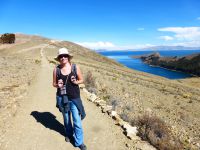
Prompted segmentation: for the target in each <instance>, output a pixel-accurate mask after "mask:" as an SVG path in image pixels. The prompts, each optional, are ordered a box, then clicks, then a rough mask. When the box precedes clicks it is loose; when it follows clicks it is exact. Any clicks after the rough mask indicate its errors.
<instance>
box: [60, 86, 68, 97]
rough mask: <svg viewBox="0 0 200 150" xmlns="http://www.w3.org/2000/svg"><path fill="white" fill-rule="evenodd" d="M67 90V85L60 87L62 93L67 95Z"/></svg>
mask: <svg viewBox="0 0 200 150" xmlns="http://www.w3.org/2000/svg"><path fill="white" fill-rule="evenodd" d="M66 94H67V91H66V85H63V87H61V88H60V95H66Z"/></svg>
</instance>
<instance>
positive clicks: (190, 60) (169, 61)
mask: <svg viewBox="0 0 200 150" xmlns="http://www.w3.org/2000/svg"><path fill="white" fill-rule="evenodd" d="M140 58H141V59H142V61H143V62H144V63H147V64H149V65H154V66H160V67H163V68H167V69H172V70H177V71H182V72H186V73H189V74H193V75H197V76H200V54H192V55H188V56H184V57H180V58H178V57H161V56H160V54H159V53H153V54H150V55H146V56H140Z"/></svg>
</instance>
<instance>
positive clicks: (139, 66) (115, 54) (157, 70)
mask: <svg viewBox="0 0 200 150" xmlns="http://www.w3.org/2000/svg"><path fill="white" fill-rule="evenodd" d="M155 52H159V53H160V55H161V56H172V57H173V56H178V57H183V56H187V55H190V54H194V53H200V50H170V51H125V50H123V51H99V52H98V53H100V54H101V55H104V56H106V57H108V58H111V59H114V60H116V61H117V62H119V63H121V64H123V65H125V66H127V67H129V68H131V69H134V70H138V71H143V72H147V73H151V74H155V75H159V76H162V77H165V78H168V79H183V78H188V77H191V75H190V74H187V73H183V72H178V71H172V70H168V69H164V68H161V67H155V66H150V65H148V64H145V63H143V62H142V61H141V59H136V58H131V57H130V56H133V55H144V54H151V53H155Z"/></svg>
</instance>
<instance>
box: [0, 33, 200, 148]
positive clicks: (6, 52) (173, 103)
mask: <svg viewBox="0 0 200 150" xmlns="http://www.w3.org/2000/svg"><path fill="white" fill-rule="evenodd" d="M59 47H67V48H68V49H69V50H70V52H72V53H73V54H74V58H73V62H74V63H76V64H78V65H79V66H80V68H81V70H82V72H83V75H84V76H86V75H87V72H88V71H91V72H92V74H93V76H94V77H95V83H96V85H95V87H93V88H92V91H93V92H95V93H96V94H97V95H98V96H100V97H101V98H102V99H104V100H105V101H107V103H108V104H112V105H114V106H115V110H116V111H117V112H118V113H119V114H120V115H121V116H122V117H123V119H124V120H126V121H129V122H132V121H134V119H135V118H137V117H138V115H141V114H143V113H144V112H146V111H148V112H153V113H154V114H155V115H157V116H159V118H162V119H163V120H165V122H167V124H169V125H171V126H172V125H173V129H174V132H175V133H177V134H180V135H181V136H180V137H182V138H183V139H187V140H188V139H189V140H190V141H192V142H193V144H194V145H195V144H196V143H197V142H200V137H199V133H198V131H199V130H200V120H199V118H200V112H199V106H200V105H199V103H200V88H199V87H200V86H199V85H200V84H198V83H197V84H190V83H192V82H189V83H188V82H187V80H186V81H185V80H168V79H165V78H163V77H159V76H154V75H150V74H146V73H142V72H139V71H135V70H131V69H128V68H126V67H124V66H122V65H120V64H118V63H116V62H115V61H113V60H110V59H107V58H105V57H104V56H101V55H99V54H97V53H95V52H93V51H91V50H89V49H87V48H84V47H81V46H79V45H76V44H74V43H71V42H67V41H53V40H51V39H47V38H43V37H38V36H27V35H22V34H20V35H17V36H16V43H15V44H12V45H0V56H1V57H0V61H1V63H0V64H1V66H0V67H1V70H2V73H1V74H0V75H1V78H2V80H1V81H0V82H1V83H0V86H1V87H0V96H1V99H2V101H1V107H0V115H1V116H0V117H1V118H3V119H1V122H0V125H1V129H2V130H1V133H2V134H0V135H1V139H2V141H4V142H2V143H5V142H6V141H5V139H6V138H7V137H6V136H8V137H9V135H10V136H11V133H12V131H13V130H11V131H9V132H8V133H7V131H8V130H9V129H10V128H11V124H10V125H8V124H9V123H8V122H9V121H10V120H12V119H13V117H14V116H16V118H17V117H19V118H20V116H23V113H24V114H27V113H28V112H29V114H28V116H27V117H28V118H23V117H22V118H21V120H23V119H27V122H29V121H30V124H32V125H33V126H34V125H35V124H34V118H33V117H32V116H30V113H31V112H32V111H38V112H40V113H41V112H47V110H48V112H51V111H50V110H53V113H54V114H57V115H58V116H59V115H60V114H59V113H58V112H57V113H56V112H55V111H56V110H55V109H54V102H53V101H54V97H53V94H54V90H52V89H51V90H48V91H46V92H45V93H47V94H45V95H44V96H45V97H43V98H42V99H51V100H50V101H51V104H50V105H49V104H48V105H46V106H43V105H44V103H43V102H42V99H41V98H38V99H39V101H38V104H37V101H36V99H37V98H32V99H27V100H23V99H24V97H26V95H29V94H31V93H30V92H28V91H29V89H32V88H33V87H34V84H35V86H36V87H38V86H41V87H43V84H42V85H41V83H40V82H39V81H41V80H42V79H43V78H44V74H45V75H47V78H46V79H45V80H44V82H43V81H41V82H43V83H44V84H45V83H46V85H49V84H51V71H52V70H53V67H55V64H54V63H55V61H54V59H53V58H54V57H55V56H56V54H57V49H58V48H59ZM41 48H43V53H42V54H43V55H41ZM44 58H45V59H47V61H43V59H44ZM44 62H45V63H44ZM42 66H43V69H42V70H43V71H41V67H42ZM44 68H45V69H46V70H44ZM45 71H46V72H45ZM41 72H43V73H44V72H45V73H44V74H43V75H42V74H41ZM189 80H193V79H189ZM197 80H198V79H197ZM7 81H9V82H7ZM195 81H196V79H195ZM195 83H196V82H195ZM47 87H48V89H50V86H47ZM31 91H34V92H36V91H37V90H36V89H35V90H31ZM39 92H42V88H41V90H39V91H38V93H37V92H36V93H37V95H42V94H41V93H40V94H39ZM42 93H43V92H42ZM49 96H50V97H51V98H50V97H49ZM29 97H34V95H29ZM24 102H25V104H24ZM32 102H34V104H33V106H31V105H32ZM40 102H41V104H40ZM85 105H88V111H91V106H89V104H85ZM26 106H27V107H26ZM24 107H25V108H27V109H26V110H24V109H23V108H24ZM93 109H94V108H93ZM86 110H87V109H86ZM20 111H22V112H20ZM23 111H24V112H23ZM91 112H92V111H91ZM18 113H19V115H18ZM89 113H90V112H89ZM94 113H97V112H96V111H95V110H94ZM57 115H56V116H57ZM93 117H95V116H91V117H90V118H93ZM97 119H98V117H97ZM13 120H14V122H15V120H20V119H13ZM100 121H101V120H100ZM60 122H61V121H60ZM88 122H90V121H88ZM103 122H104V121H103ZM106 122H107V121H106ZM84 123H85V126H87V120H86V121H85V122H84ZM92 123H93V121H91V125H92ZM99 124H101V123H99ZM39 126H40V130H45V129H46V128H44V125H41V124H39ZM19 127H20V124H19V125H18V128H19ZM98 128H99V127H98ZM98 128H96V127H94V130H95V131H96V130H99V129H98ZM105 128H108V129H110V128H112V129H114V130H116V134H117V135H118V136H119V138H122V143H123V142H124V141H126V140H124V139H123V137H122V135H120V134H119V132H118V129H117V128H115V127H114V126H112V127H109V126H105ZM28 129H30V128H27V130H28ZM31 130H34V129H31ZM90 130H93V129H92V127H91V126H90V128H89V129H88V130H87V131H88V132H89V131H90ZM103 130H106V129H103ZM110 130H111V129H110ZM45 131H46V130H45ZM113 133H115V132H114V131H113ZM16 134H17V133H16ZM18 134H20V133H18ZM47 134H48V136H50V134H52V135H53V136H54V134H56V133H51V132H48V133H47ZM85 134H86V139H87V137H88V136H89V134H88V133H85ZM102 134H103V133H102ZM33 135H34V134H33ZM99 135H100V136H101V134H99ZM24 136H26V134H25V135H24ZM35 136H38V135H35ZM44 136H45V134H44ZM10 138H12V137H10ZM30 138H32V137H30ZM88 138H89V137H88ZM98 138H100V137H97V139H98ZM108 138H109V137H108ZM113 138H114V136H113V137H112V135H110V140H108V143H107V144H108V145H112V144H110V143H112V142H113V141H112V139H113ZM49 140H50V139H49ZM58 140H59V139H58ZM16 141H18V140H16ZM37 141H39V139H38V140H36V139H35V144H36V145H35V146H37ZM50 141H51V140H50ZM97 141H98V140H97ZM100 141H101V140H100ZM10 142H11V141H10ZM14 142H15V141H14ZM21 142H23V141H21ZM87 142H89V141H87ZM90 142H91V141H90ZM90 142H89V143H90ZM96 143H98V142H96ZM122 143H121V142H119V145H116V146H119V147H123V146H125V144H122ZM15 144H17V142H16V143H15ZM40 144H41V143H40ZM40 144H39V145H38V146H39V147H40V146H41V147H42V145H40ZM62 144H63V143H62ZM90 144H91V143H90ZM128 144H129V143H128ZM91 145H92V144H91ZM94 145H95V144H94ZM97 145H98V144H97ZM97 145H95V146H97ZM105 145H106V144H105ZM130 145H132V147H134V144H133V143H132V144H131V143H130ZM4 146H5V145H4ZM26 146H27V145H24V148H27V147H26ZM43 146H44V145H43ZM16 147H17V145H16ZM41 147H40V148H41ZM125 147H126V146H125ZM91 148H92V147H91ZM123 149H125V148H124V147H123Z"/></svg>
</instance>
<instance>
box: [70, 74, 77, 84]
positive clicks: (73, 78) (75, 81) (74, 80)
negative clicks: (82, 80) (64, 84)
mask: <svg viewBox="0 0 200 150" xmlns="http://www.w3.org/2000/svg"><path fill="white" fill-rule="evenodd" d="M71 82H72V83H74V84H78V81H77V80H76V78H75V76H71Z"/></svg>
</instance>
